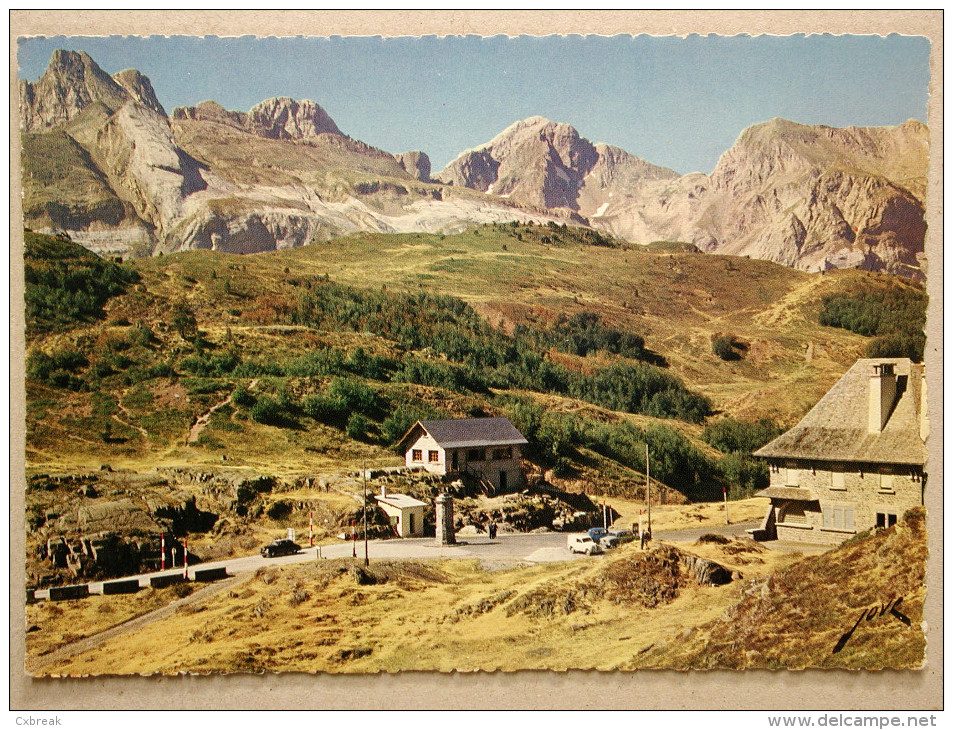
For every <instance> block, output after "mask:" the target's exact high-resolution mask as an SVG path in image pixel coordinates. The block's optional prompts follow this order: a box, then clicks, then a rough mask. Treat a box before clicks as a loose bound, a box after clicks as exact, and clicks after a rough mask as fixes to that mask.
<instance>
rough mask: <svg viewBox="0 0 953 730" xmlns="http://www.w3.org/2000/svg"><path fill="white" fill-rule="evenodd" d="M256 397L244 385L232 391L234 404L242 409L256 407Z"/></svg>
mask: <svg viewBox="0 0 953 730" xmlns="http://www.w3.org/2000/svg"><path fill="white" fill-rule="evenodd" d="M255 401H256V399H255V396H254V395H252V393H251V391H250V390H248V388H246V387H245V386H244V385H239V386H238V387H237V388H235V390H234V391H232V403H234V404H235V405H236V406H241V407H242V408H250V407H251V406H253V405H255Z"/></svg>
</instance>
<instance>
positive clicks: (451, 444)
mask: <svg viewBox="0 0 953 730" xmlns="http://www.w3.org/2000/svg"><path fill="white" fill-rule="evenodd" d="M418 426H419V427H420V428H422V429H423V430H424V431H426V432H427V433H428V434H430V436H431V437H432V438H433V440H434V441H436V442H437V443H438V444H440V446H442V447H443V448H445V449H458V448H468V447H476V446H516V445H519V444H526V443H529V442H528V441H527V440H526V437H525V436H523V434H521V433H520V432H519V431H517V430H516V427H515V426H514V425H513V424H512V423H510V420H509V419H508V418H454V419H450V420H446V421H417V423H415V424H414V426H413V427H412V428H411V429H410V431H408V432H407V434H406V435H405V436H404V438H402V439H401V443H403V442H404V441H405V440H406V439H407V437H408V436H410V434H412V433H413V432H414V429H415V428H417V427H418Z"/></svg>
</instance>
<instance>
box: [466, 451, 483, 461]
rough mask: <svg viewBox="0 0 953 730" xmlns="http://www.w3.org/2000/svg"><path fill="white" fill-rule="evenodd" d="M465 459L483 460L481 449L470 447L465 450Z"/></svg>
mask: <svg viewBox="0 0 953 730" xmlns="http://www.w3.org/2000/svg"><path fill="white" fill-rule="evenodd" d="M467 461H483V449H470V450H469V451H468V452H467Z"/></svg>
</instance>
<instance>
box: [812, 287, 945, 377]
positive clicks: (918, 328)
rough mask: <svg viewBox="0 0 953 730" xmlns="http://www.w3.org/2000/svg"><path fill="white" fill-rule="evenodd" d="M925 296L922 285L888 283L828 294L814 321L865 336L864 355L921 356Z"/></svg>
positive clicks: (923, 339) (923, 343)
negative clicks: (870, 339) (868, 339)
mask: <svg viewBox="0 0 953 730" xmlns="http://www.w3.org/2000/svg"><path fill="white" fill-rule="evenodd" d="M926 306H927V297H926V293H925V292H924V291H923V289H922V287H919V286H916V285H912V284H902V285H901V284H891V285H890V286H889V287H888V288H887V289H885V290H881V291H865V292H855V293H841V294H831V295H829V296H826V297H824V300H823V302H822V306H821V310H820V312H819V313H818V317H817V321H818V322H819V323H820V324H822V325H825V326H828V327H842V328H844V329H848V330H850V331H851V332H855V333H857V334H859V335H865V336H867V337H875V336H876V337H878V339H879V338H882V339H880V340H879V341H877V340H875V341H874V342H872V343H870V344H869V345H868V350H867V352H868V357H909V358H911V359H912V360H916V361H918V362H920V361H922V360H923V348H924V346H925V344H926V337H925V336H924V334H923V328H924V325H925V324H926Z"/></svg>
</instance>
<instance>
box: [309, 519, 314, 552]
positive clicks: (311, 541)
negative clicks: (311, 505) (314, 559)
mask: <svg viewBox="0 0 953 730" xmlns="http://www.w3.org/2000/svg"><path fill="white" fill-rule="evenodd" d="M308 547H314V510H311V511H310V512H309V513H308Z"/></svg>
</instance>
